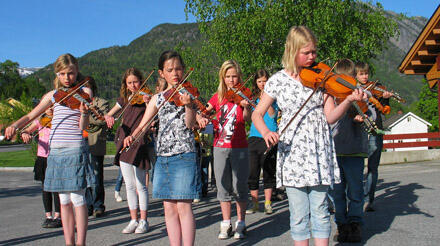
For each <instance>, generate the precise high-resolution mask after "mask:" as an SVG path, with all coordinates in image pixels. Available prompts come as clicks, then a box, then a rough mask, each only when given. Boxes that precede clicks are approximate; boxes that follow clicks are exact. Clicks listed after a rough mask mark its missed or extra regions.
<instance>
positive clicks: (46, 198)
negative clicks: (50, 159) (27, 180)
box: [21, 108, 62, 228]
mask: <svg viewBox="0 0 440 246" xmlns="http://www.w3.org/2000/svg"><path fill="white" fill-rule="evenodd" d="M52 114H53V112H52V109H51V108H50V109H48V110H46V112H45V115H43V116H42V118H43V117H47V118H52ZM37 129H38V147H37V158H36V159H35V166H34V179H35V180H37V181H41V184H42V185H43V184H44V174H45V172H46V167H47V156H48V155H49V135H50V123H48V124H44V123H42V122H40V120H35V121H34V122H33V123H32V124H31V125H30V126H29V127H28V128H27V129H26V130H24V131H23V132H22V133H21V138H22V139H23V141H24V142H25V143H29V142H30V141H31V139H32V136H31V133H32V132H34V131H36V130H37ZM42 195H43V206H44V211H45V213H46V214H45V215H46V219H45V220H44V222H43V224H42V225H41V226H42V227H43V228H59V227H61V226H62V224H61V217H60V199H59V197H58V193H57V192H46V191H44V190H42ZM52 201H53V205H54V210H53V209H52ZM52 212H53V213H52Z"/></svg>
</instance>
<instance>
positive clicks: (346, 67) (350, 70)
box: [335, 58, 355, 77]
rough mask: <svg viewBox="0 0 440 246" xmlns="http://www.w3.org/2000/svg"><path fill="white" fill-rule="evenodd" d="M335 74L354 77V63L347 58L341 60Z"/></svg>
mask: <svg viewBox="0 0 440 246" xmlns="http://www.w3.org/2000/svg"><path fill="white" fill-rule="evenodd" d="M335 73H338V74H344V75H348V76H352V77H354V76H355V73H354V62H353V61H352V60H350V59H347V58H345V59H342V60H339V62H338V64H336V67H335Z"/></svg>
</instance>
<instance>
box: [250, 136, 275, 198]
mask: <svg viewBox="0 0 440 246" xmlns="http://www.w3.org/2000/svg"><path fill="white" fill-rule="evenodd" d="M248 142H249V146H248V149H249V165H250V172H249V179H248V185H249V190H258V181H259V179H260V171H261V168H263V183H264V186H263V187H264V189H270V188H275V171H276V162H277V159H276V158H277V157H276V152H275V151H274V150H276V149H277V148H276V147H274V148H273V149H272V151H270V152H269V153H267V154H266V155H265V154H264V152H265V151H266V149H267V147H266V142H265V141H264V139H263V138H259V137H250V138H249V139H248Z"/></svg>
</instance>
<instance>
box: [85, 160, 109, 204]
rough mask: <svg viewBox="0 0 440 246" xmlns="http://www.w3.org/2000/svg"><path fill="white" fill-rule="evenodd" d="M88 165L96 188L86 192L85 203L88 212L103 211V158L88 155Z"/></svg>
mask: <svg viewBox="0 0 440 246" xmlns="http://www.w3.org/2000/svg"><path fill="white" fill-rule="evenodd" d="M90 164H91V165H92V166H93V169H94V172H95V176H96V186H92V187H88V188H87V190H86V201H87V206H88V207H89V210H95V211H96V210H105V206H104V200H105V191H104V156H97V155H92V154H91V155H90Z"/></svg>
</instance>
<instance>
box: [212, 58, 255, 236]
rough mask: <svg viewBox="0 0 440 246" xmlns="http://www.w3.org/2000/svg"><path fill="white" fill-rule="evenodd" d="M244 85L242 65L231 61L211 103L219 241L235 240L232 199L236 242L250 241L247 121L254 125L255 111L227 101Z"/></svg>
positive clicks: (224, 71) (242, 103) (220, 73)
mask: <svg viewBox="0 0 440 246" xmlns="http://www.w3.org/2000/svg"><path fill="white" fill-rule="evenodd" d="M239 83H242V73H241V68H240V65H239V64H238V63H237V62H236V61H234V60H227V61H225V62H224V63H223V65H222V66H221V68H220V71H219V85H218V90H217V93H215V94H214V96H212V98H211V99H210V100H209V102H208V107H207V111H208V112H209V111H211V110H213V109H214V110H215V112H216V117H217V121H218V123H217V121H214V122H215V123H214V143H213V146H214V173H215V180H216V184H217V199H218V200H219V201H220V207H221V210H222V217H223V220H222V222H221V223H220V233H219V235H218V238H219V239H227V238H229V237H231V236H232V225H231V199H232V196H235V199H236V201H237V217H238V220H237V222H236V223H235V234H234V238H236V239H242V238H245V237H246V225H245V216H246V205H247V200H248V185H247V180H248V177H249V160H248V149H247V147H248V143H247V140H246V131H245V121H250V118H251V113H252V112H251V109H250V105H249V103H248V102H247V101H246V100H244V99H243V100H242V101H240V104H239V105H238V104H235V103H233V102H230V101H228V100H227V99H226V98H225V94H226V93H227V91H228V90H230V89H231V88H234V87H235V86H237V85H238V84H239Z"/></svg>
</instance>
